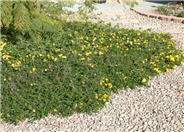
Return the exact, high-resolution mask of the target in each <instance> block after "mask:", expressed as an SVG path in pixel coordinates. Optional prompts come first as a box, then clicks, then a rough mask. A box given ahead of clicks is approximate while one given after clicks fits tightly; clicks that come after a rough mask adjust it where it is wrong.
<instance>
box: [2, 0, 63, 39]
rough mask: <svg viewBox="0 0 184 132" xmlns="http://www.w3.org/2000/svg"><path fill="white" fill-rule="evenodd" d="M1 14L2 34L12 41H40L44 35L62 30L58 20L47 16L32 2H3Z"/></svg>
mask: <svg viewBox="0 0 184 132" xmlns="http://www.w3.org/2000/svg"><path fill="white" fill-rule="evenodd" d="M1 4H2V10H1V11H2V13H1V28H2V34H4V35H7V34H8V35H9V37H10V38H11V40H13V41H15V42H17V41H18V40H20V39H32V40H34V41H38V40H39V39H40V38H41V37H42V36H43V34H45V33H48V34H52V33H53V32H57V31H58V30H61V25H59V23H58V22H57V20H53V19H51V18H50V17H48V16H46V15H45V13H44V12H43V11H40V10H38V9H37V8H35V6H34V3H33V2H30V1H21V2H20V1H19V2H16V1H10V2H9V1H3V2H2V3H1Z"/></svg>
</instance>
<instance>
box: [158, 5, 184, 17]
mask: <svg viewBox="0 0 184 132" xmlns="http://www.w3.org/2000/svg"><path fill="white" fill-rule="evenodd" d="M157 10H158V12H159V13H161V14H163V15H167V16H176V17H184V5H183V4H182V3H181V4H177V5H166V6H159V7H158V8H157Z"/></svg>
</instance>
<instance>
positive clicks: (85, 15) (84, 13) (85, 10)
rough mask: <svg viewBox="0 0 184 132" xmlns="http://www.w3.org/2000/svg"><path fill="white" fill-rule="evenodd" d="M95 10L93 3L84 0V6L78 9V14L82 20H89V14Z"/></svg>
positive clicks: (89, 0)
mask: <svg viewBox="0 0 184 132" xmlns="http://www.w3.org/2000/svg"><path fill="white" fill-rule="evenodd" d="M94 9H95V7H94V5H93V2H92V1H91V0H85V2H84V5H83V6H81V7H79V11H78V12H79V14H80V16H81V17H82V19H83V20H88V19H89V13H91V12H92V11H93V10H94Z"/></svg>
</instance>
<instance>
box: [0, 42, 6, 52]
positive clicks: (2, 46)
mask: <svg viewBox="0 0 184 132" xmlns="http://www.w3.org/2000/svg"><path fill="white" fill-rule="evenodd" d="M1 43H2V44H1V47H0V51H2V50H3V48H4V46H5V45H6V43H3V42H1Z"/></svg>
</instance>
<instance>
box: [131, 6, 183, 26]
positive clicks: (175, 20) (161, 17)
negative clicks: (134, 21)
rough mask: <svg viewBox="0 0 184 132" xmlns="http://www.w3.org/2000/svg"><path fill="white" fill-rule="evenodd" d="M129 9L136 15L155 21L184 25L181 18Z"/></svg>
mask: <svg viewBox="0 0 184 132" xmlns="http://www.w3.org/2000/svg"><path fill="white" fill-rule="evenodd" d="M130 9H131V10H133V11H135V12H136V13H138V14H140V15H143V16H146V17H150V18H156V19H160V20H164V21H170V22H171V21H173V22H175V23H182V24H184V18H181V17H180V18H179V17H175V16H165V15H160V14H153V13H147V12H144V11H143V10H141V9H139V8H130Z"/></svg>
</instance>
